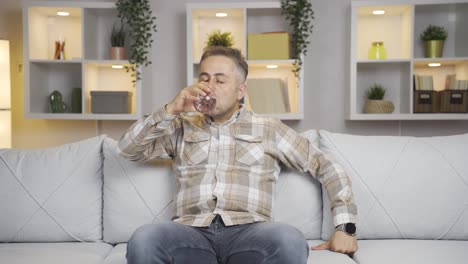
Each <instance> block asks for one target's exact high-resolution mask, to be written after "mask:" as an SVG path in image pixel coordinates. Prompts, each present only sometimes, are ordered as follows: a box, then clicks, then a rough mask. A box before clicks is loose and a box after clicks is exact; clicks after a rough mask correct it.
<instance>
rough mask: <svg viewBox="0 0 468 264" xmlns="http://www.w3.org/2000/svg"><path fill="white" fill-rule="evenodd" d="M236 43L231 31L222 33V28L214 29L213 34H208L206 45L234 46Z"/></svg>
mask: <svg viewBox="0 0 468 264" xmlns="http://www.w3.org/2000/svg"><path fill="white" fill-rule="evenodd" d="M233 45H234V38H233V36H232V34H231V32H224V33H221V31H220V30H214V31H213V32H211V34H209V35H208V40H207V41H206V46H207V47H209V46H224V47H228V48H230V47H232V46H233Z"/></svg>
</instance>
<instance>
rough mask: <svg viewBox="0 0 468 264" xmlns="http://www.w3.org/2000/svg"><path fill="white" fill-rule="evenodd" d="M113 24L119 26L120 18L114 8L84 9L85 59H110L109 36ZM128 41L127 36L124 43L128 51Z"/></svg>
mask: <svg viewBox="0 0 468 264" xmlns="http://www.w3.org/2000/svg"><path fill="white" fill-rule="evenodd" d="M114 24H115V25H116V26H117V27H120V19H119V18H118V17H117V10H116V9H115V8H85V9H84V28H85V30H84V31H85V35H84V39H85V41H84V45H85V59H94V60H108V59H110V54H109V50H110V48H111V43H110V36H111V33H112V27H113V26H114ZM128 42H129V41H128V37H127V38H126V43H125V45H126V47H125V50H126V52H127V51H128ZM127 56H128V54H127Z"/></svg>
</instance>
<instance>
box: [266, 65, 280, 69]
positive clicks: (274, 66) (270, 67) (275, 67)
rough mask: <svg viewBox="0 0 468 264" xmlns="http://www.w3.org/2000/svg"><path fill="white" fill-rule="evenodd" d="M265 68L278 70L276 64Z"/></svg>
mask: <svg viewBox="0 0 468 264" xmlns="http://www.w3.org/2000/svg"><path fill="white" fill-rule="evenodd" d="M266 67H267V69H277V68H278V65H276V64H270V65H267V66H266Z"/></svg>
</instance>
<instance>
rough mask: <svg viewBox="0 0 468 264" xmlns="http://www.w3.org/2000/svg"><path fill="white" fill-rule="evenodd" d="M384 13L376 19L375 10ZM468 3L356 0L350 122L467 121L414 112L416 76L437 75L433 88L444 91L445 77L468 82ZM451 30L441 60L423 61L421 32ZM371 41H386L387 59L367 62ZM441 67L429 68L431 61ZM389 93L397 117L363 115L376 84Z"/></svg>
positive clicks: (456, 0)
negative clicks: (434, 27)
mask: <svg viewBox="0 0 468 264" xmlns="http://www.w3.org/2000/svg"><path fill="white" fill-rule="evenodd" d="M378 9H379V10H385V14H384V15H379V16H377V15H372V11H374V10H378ZM467 22H468V1H467V0H445V1H440V2H439V3H437V2H434V1H428V2H422V1H415V0H387V1H379V2H375V1H353V2H352V7H351V47H350V49H351V50H350V55H351V60H350V62H351V66H350V69H351V77H350V80H351V84H350V108H349V112H348V115H347V116H348V118H349V120H373V121H377V120H468V113H414V110H413V108H415V106H414V104H415V102H414V100H413V97H414V94H413V91H414V87H413V86H414V83H413V82H414V80H413V76H414V75H431V76H433V81H434V82H433V83H434V89H435V90H437V91H439V90H443V89H444V88H445V82H446V81H445V80H446V78H447V75H456V77H457V79H460V80H464V79H468V27H467V26H466V25H467ZM430 24H432V25H439V26H443V27H445V28H446V29H447V31H448V38H447V40H446V42H445V47H444V53H443V57H442V58H423V57H424V56H423V55H424V54H423V53H424V49H423V43H422V41H421V40H420V37H419V36H420V34H421V32H422V30H424V29H425V28H426V27H427V26H428V25H430ZM372 41H383V42H384V47H385V49H386V51H387V59H384V60H371V59H367V52H368V50H369V48H370V43H371V42H372ZM432 62H438V63H441V65H440V67H429V65H428V64H429V63H432ZM374 83H377V84H382V85H383V87H384V88H385V89H386V94H385V97H384V99H385V100H389V101H391V102H393V104H394V106H395V111H394V113H391V114H368V113H364V112H363V108H364V104H365V101H366V98H365V93H366V91H367V89H368V87H369V86H371V85H372V84H374Z"/></svg>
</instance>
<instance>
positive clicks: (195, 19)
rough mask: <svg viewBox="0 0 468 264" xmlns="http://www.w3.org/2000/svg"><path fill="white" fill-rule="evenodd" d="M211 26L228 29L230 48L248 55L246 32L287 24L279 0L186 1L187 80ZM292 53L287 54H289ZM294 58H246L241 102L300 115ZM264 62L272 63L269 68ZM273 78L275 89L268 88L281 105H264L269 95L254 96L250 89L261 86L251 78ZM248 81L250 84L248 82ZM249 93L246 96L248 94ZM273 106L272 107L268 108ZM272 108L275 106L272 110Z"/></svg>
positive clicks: (192, 78) (275, 113) (194, 76)
mask: <svg viewBox="0 0 468 264" xmlns="http://www.w3.org/2000/svg"><path fill="white" fill-rule="evenodd" d="M216 13H226V15H227V16H225V17H217V16H216ZM214 30H220V31H221V32H231V34H232V35H233V38H234V46H233V47H234V48H238V49H240V50H241V52H242V54H243V55H244V56H245V57H246V58H248V57H249V51H248V48H247V47H248V36H249V34H259V33H266V32H288V30H289V25H288V22H287V21H286V20H285V18H284V16H282V15H281V6H280V3H279V2H262V3H198V4H187V84H188V85H192V84H194V83H196V82H197V81H198V70H199V61H200V58H201V55H202V53H203V49H204V48H205V46H206V40H207V38H208V34H209V33H211V32H213V31H214ZM292 57H293V56H290V58H292ZM294 61H295V60H294V59H286V60H285V59H271V60H248V61H247V62H248V64H249V76H248V81H247V95H246V98H245V102H246V105H247V107H248V108H250V109H253V110H254V111H255V112H257V113H259V114H261V115H266V116H272V117H276V118H280V119H283V120H288V119H289V120H295V119H302V118H303V117H304V105H303V94H304V92H303V89H304V88H303V78H302V74H303V71H304V66H305V65H303V67H302V69H301V71H300V73H299V78H297V77H296V76H295V75H294V73H293V72H292V69H293V66H292V65H293V63H294ZM267 65H276V66H277V68H274V69H270V68H267V67H266V66H267ZM259 79H260V80H266V79H268V81H272V79H274V80H273V82H276V83H277V85H276V89H273V88H272V89H271V90H268V92H271V93H275V92H276V95H277V96H273V98H277V100H278V101H277V102H278V103H276V105H281V106H283V105H284V107H273V108H270V107H265V104H275V103H272V102H271V101H267V100H271V97H263V98H261V101H259V100H258V99H256V98H257V97H256V96H255V95H254V93H257V94H258V93H259V92H261V91H263V90H262V89H265V87H260V86H258V82H257V84H255V82H256V81H255V80H259ZM249 83H250V84H249ZM249 93H250V96H249ZM272 109H273V110H272ZM275 109H276V110H275Z"/></svg>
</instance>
